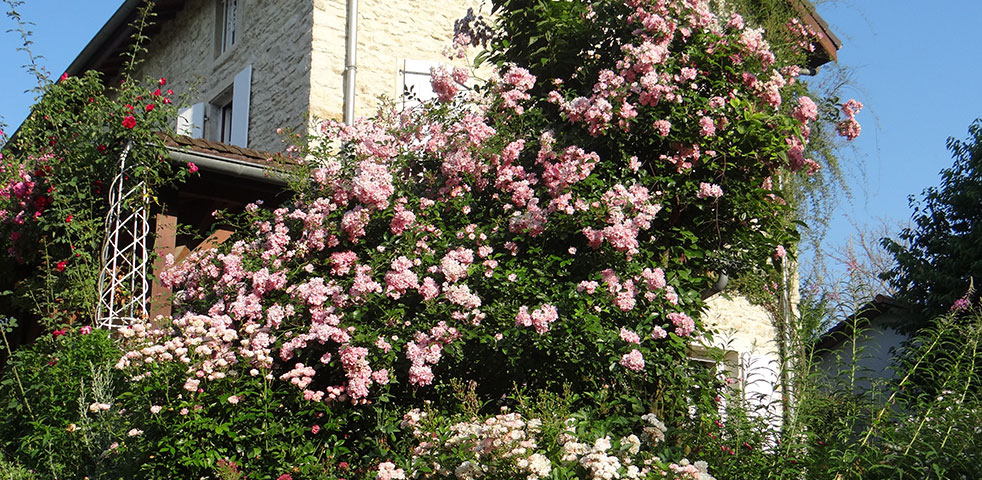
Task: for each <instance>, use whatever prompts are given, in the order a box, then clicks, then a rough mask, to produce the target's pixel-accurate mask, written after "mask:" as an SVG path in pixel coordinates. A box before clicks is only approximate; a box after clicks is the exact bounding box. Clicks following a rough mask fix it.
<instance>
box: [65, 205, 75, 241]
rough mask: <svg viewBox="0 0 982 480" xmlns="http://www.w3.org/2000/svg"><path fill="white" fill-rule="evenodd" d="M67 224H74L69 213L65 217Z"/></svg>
mask: <svg viewBox="0 0 982 480" xmlns="http://www.w3.org/2000/svg"><path fill="white" fill-rule="evenodd" d="M65 223H72V214H70V213H69V214H68V216H67V217H65ZM72 248H75V247H72Z"/></svg>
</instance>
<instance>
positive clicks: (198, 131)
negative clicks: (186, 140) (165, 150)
mask: <svg viewBox="0 0 982 480" xmlns="http://www.w3.org/2000/svg"><path fill="white" fill-rule="evenodd" d="M204 127H205V104H204V103H195V104H194V105H191V106H190V107H185V108H182V109H181V110H180V111H179V112H178V114H177V129H176V130H175V131H176V132H177V134H178V135H187V136H189V137H192V138H201V137H202V136H203V135H202V134H203V133H204Z"/></svg>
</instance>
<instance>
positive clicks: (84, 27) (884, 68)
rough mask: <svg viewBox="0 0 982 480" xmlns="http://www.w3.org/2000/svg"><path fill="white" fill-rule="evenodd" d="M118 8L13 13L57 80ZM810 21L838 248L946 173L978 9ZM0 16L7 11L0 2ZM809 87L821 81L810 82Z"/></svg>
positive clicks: (906, 4)
mask: <svg viewBox="0 0 982 480" xmlns="http://www.w3.org/2000/svg"><path fill="white" fill-rule="evenodd" d="M121 3H122V1H121V0H85V1H81V0H27V2H26V4H25V5H23V6H22V7H20V12H21V14H22V15H23V17H24V19H25V20H29V21H33V22H34V23H35V25H34V26H32V27H31V29H32V30H33V31H34V35H33V37H32V39H33V40H34V42H35V44H34V45H33V49H34V51H35V53H36V54H39V55H42V56H44V57H45V58H44V59H43V60H42V64H43V65H44V66H46V67H47V69H48V70H49V71H50V73H51V75H52V76H54V77H57V76H59V75H60V74H61V72H62V71H63V70H64V69H65V68H66V67H67V66H68V65H69V64H70V63H71V61H72V60H73V59H74V58H75V56H76V55H77V54H78V53H79V52H80V51H81V50H82V48H83V47H84V46H85V45H86V43H88V41H89V40H90V39H91V38H92V37H93V36H94V35H95V33H96V32H97V31H98V29H99V28H100V27H101V26H102V25H103V23H105V21H106V20H108V19H109V17H110V16H111V15H112V14H113V12H115V10H116V9H117V8H118V7H119V5H120V4H121ZM816 3H818V11H819V13H820V14H821V15H822V16H823V17H824V18H825V19H826V20H827V21H828V23H829V24H830V25H831V26H832V29H833V31H834V32H835V33H836V34H837V35H838V36H839V37H840V38H841V39H842V41H843V47H842V49H841V50H840V51H839V62H840V64H841V65H843V66H845V67H846V69H847V71H849V72H850V73H851V82H850V85H849V86H847V87H846V88H845V89H844V97H845V98H849V97H854V98H856V99H858V100H860V101H862V102H863V103H864V104H865V105H866V108H865V109H864V110H863V112H862V113H861V114H860V115H859V117H858V119H859V121H860V122H861V123H862V124H863V133H862V135H861V136H860V137H859V138H858V139H857V140H855V141H854V142H852V144H851V145H850V148H847V149H845V150H843V152H842V161H843V162H844V163H845V164H847V165H849V167H848V170H847V171H848V178H849V180H848V181H849V184H850V188H851V190H852V200H843V201H842V202H841V203H840V205H839V209H838V211H837V213H836V219H835V221H834V222H833V224H832V226H831V227H830V231H829V232H828V238H829V239H830V241H832V242H840V241H842V240H843V239H845V238H846V237H847V236H848V235H849V234H850V232H851V231H852V229H853V227H852V223H859V224H864V223H867V222H875V219H877V218H887V219H892V220H894V221H906V220H907V219H909V217H910V210H909V208H908V206H907V197H908V196H909V195H911V194H919V193H920V192H921V191H922V190H923V189H924V188H926V187H929V186H932V185H935V184H937V182H938V172H939V171H940V170H941V169H943V168H945V167H947V166H950V165H951V155H950V154H949V152H948V151H947V150H946V148H945V140H946V139H947V138H948V137H949V136H954V137H957V138H964V137H965V136H966V135H967V128H968V125H969V124H970V123H971V122H972V120H974V119H975V118H977V117H980V116H982V95H980V93H982V92H980V90H982V87H980V85H979V84H978V79H979V78H982V49H978V48H976V42H977V35H976V34H975V33H974V32H975V31H976V28H977V22H978V20H979V19H980V18H982V2H980V1H977V0H948V1H945V2H932V3H931V6H927V4H926V3H924V2H921V1H918V2H915V1H913V0H862V1H859V0H856V1H852V0H833V1H825V2H816ZM0 5H3V6H4V9H5V10H6V4H0ZM13 27H14V24H13V23H12V22H11V20H10V19H9V18H6V16H4V17H3V18H0V39H2V40H0V65H4V66H5V72H4V73H3V75H0V91H3V92H4V94H3V95H2V96H0V117H2V120H3V121H4V122H6V123H7V124H8V128H7V130H8V132H12V131H13V130H14V129H15V127H16V125H18V124H19V123H20V122H21V121H22V120H23V118H24V117H25V116H26V115H27V112H28V108H29V106H30V105H31V103H32V102H33V94H32V93H23V92H24V91H25V90H29V89H31V88H32V87H33V86H34V85H35V83H34V80H33V78H32V77H30V76H29V75H28V74H26V73H25V72H24V71H23V70H22V69H19V68H17V66H19V65H22V64H24V63H25V61H26V56H25V55H24V54H23V53H22V52H18V51H15V47H16V45H19V44H20V40H19V38H18V37H17V35H16V34H15V33H8V32H6V30H8V29H9V28H13ZM817 80H822V77H819V78H818V79H817Z"/></svg>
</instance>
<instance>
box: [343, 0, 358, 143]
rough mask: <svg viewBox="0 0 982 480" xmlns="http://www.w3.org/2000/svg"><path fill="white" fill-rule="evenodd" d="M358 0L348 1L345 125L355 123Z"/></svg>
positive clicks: (345, 59)
mask: <svg viewBox="0 0 982 480" xmlns="http://www.w3.org/2000/svg"><path fill="white" fill-rule="evenodd" d="M357 53H358V0H348V32H347V35H346V36H345V54H344V123H345V124H346V125H354V123H355V72H356V71H357V70H358V62H357V60H356V58H355V55H356V54H357Z"/></svg>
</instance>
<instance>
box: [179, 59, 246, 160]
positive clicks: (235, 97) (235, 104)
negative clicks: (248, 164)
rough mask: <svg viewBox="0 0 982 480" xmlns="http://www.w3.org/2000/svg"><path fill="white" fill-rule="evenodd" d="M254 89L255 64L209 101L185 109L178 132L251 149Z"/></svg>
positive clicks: (180, 118) (244, 70)
mask: <svg viewBox="0 0 982 480" xmlns="http://www.w3.org/2000/svg"><path fill="white" fill-rule="evenodd" d="M251 90H252V65H250V66H248V67H246V68H244V69H242V71H241V72H239V73H238V74H236V75H235V79H234V80H233V81H232V83H231V84H230V85H229V86H228V87H226V88H225V89H224V90H222V91H221V92H220V93H219V94H218V95H215V96H214V97H212V99H211V100H210V101H209V102H208V103H197V104H194V105H192V106H190V107H187V108H184V109H182V110H181V112H180V114H179V115H178V118H177V134H178V135H188V136H190V137H194V138H204V139H206V140H211V141H214V142H221V143H226V144H229V145H237V146H239V147H243V148H247V147H248V146H249V102H250V101H251Z"/></svg>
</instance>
